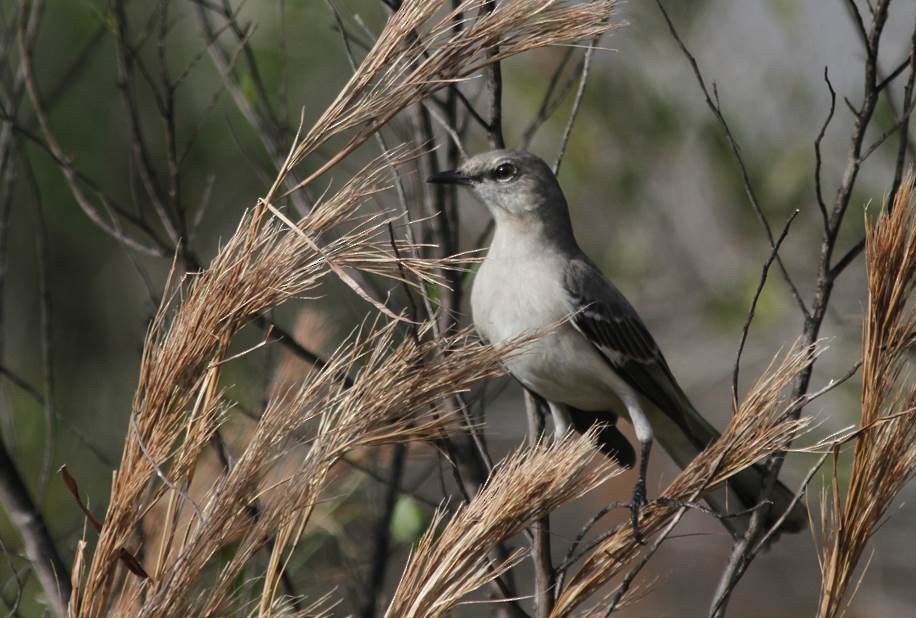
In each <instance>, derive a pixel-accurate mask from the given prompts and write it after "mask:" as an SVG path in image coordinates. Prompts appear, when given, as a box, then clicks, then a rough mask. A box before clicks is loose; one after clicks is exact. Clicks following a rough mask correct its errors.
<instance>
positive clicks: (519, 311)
mask: <svg viewBox="0 0 916 618" xmlns="http://www.w3.org/2000/svg"><path fill="white" fill-rule="evenodd" d="M523 246H524V243H511V242H509V243H507V242H506V239H505V238H501V237H500V234H499V231H497V235H496V237H494V239H493V245H492V246H491V249H490V254H489V255H488V256H487V259H486V261H484V263H483V264H482V265H481V267H480V270H479V271H478V273H477V277H476V278H475V280H474V286H473V288H472V290H471V310H472V313H473V318H474V325H475V326H476V328H477V330H478V332H479V333H480V334H481V335H482V336H483V337H484V338H485V339H486V340H488V341H490V342H492V343H502V342H505V341H507V340H509V339H513V338H515V337H519V336H521V335H525V334H531V333H533V332H543V331H547V330H548V329H550V328H551V327H552V328H553V330H552V331H550V334H547V335H544V336H542V337H541V338H539V339H537V340H536V341H534V342H532V343H530V344H528V345H527V346H526V347H525V348H524V350H523V351H521V352H520V353H518V354H516V355H514V356H512V357H511V358H509V360H508V361H507V363H506V364H507V367H508V369H509V371H510V372H511V373H512V375H513V376H514V377H515V378H516V379H518V380H519V381H520V382H521V383H522V384H524V385H525V386H526V387H527V388H529V389H531V390H532V391H534V392H536V393H537V394H539V395H541V396H542V397H544V398H545V399H547V400H549V401H554V402H557V403H564V404H567V405H571V406H574V407H576V408H579V409H583V410H608V409H616V408H617V407H618V406H619V399H618V398H617V396H616V395H615V394H614V388H613V385H614V384H615V383H616V382H619V379H618V378H617V376H616V374H615V373H614V372H613V370H611V369H610V367H609V366H608V364H607V362H606V361H605V360H604V359H603V358H602V357H601V356H600V354H599V353H598V352H597V351H596V350H595V349H594V347H592V345H591V343H589V342H588V341H587V340H586V339H585V338H584V337H583V336H582V335H581V334H580V333H579V332H578V331H577V330H575V328H574V327H573V326H572V325H571V324H568V323H565V322H563V323H561V324H560V325H559V326H557V324H558V323H560V322H562V321H563V320H565V319H566V318H567V317H568V316H569V315H570V314H571V313H572V312H573V311H574V307H573V306H572V304H571V303H570V302H569V300H568V297H567V294H566V292H565V290H564V289H563V266H564V263H565V262H564V259H563V258H562V256H560V255H558V254H556V253H554V252H552V251H550V250H546V251H531V252H527V253H520V252H518V250H517V249H516V250H515V251H510V250H508V249H507V247H513V248H517V247H523Z"/></svg>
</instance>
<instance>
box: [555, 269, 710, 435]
mask: <svg viewBox="0 0 916 618" xmlns="http://www.w3.org/2000/svg"><path fill="white" fill-rule="evenodd" d="M564 285H565V288H566V292H567V293H568V294H569V297H570V299H571V300H572V303H573V306H574V307H575V309H576V313H575V314H574V315H573V317H572V323H573V326H575V328H576V329H577V330H578V331H579V332H581V333H582V334H583V335H584V336H585V337H586V338H587V339H588V340H589V341H590V342H591V343H592V345H594V346H595V348H596V349H597V350H598V351H599V352H600V353H601V355H602V356H603V357H604V359H605V360H606V361H607V362H608V363H609V364H610V365H611V367H612V368H613V369H614V371H615V372H616V373H617V374H618V375H619V376H620V377H621V378H622V379H623V380H624V381H626V383H627V384H628V385H629V386H630V387H631V388H633V389H634V390H635V391H636V392H638V393H639V394H640V395H642V396H643V397H644V398H645V399H648V400H649V401H650V402H652V403H653V404H654V405H655V407H657V408H658V409H659V411H661V412H662V413H663V414H665V415H666V416H668V417H669V418H671V420H673V421H674V422H675V423H676V424H677V425H678V426H679V427H681V429H683V431H684V432H685V433H686V434H687V435H688V436H690V437H691V438H692V439H694V440H695V441H698V442H699V443H698V444H697V446H699V447H700V448H701V449H702V448H703V447H704V446H705V442H706V441H705V440H704V439H703V438H702V437H701V436H703V434H704V432H702V431H698V430H699V428H696V427H692V426H691V425H693V423H692V422H691V420H692V418H691V417H693V416H694V415H695V414H696V411H695V410H694V409H693V406H692V405H691V403H690V400H689V399H687V396H686V395H685V394H684V392H683V391H682V390H681V387H680V386H679V385H678V383H677V380H676V379H675V378H674V376H673V375H672V373H671V369H669V367H668V363H667V361H665V357H664V356H662V353H661V350H659V348H658V345H657V344H656V343H655V340H654V339H653V338H652V335H651V334H649V331H648V329H647V328H646V327H645V325H644V324H643V323H642V320H641V319H640V318H639V315H638V314H637V313H636V310H635V309H634V308H633V306H632V305H631V304H630V303H629V301H627V299H626V298H625V297H624V295H623V294H621V292H620V291H619V290H618V289H617V288H616V287H614V284H612V283H611V282H610V281H608V280H607V278H606V277H605V276H604V275H603V274H602V273H601V271H600V270H598V267H597V266H595V265H594V264H592V263H591V262H590V261H589V260H588V259H587V258H585V257H581V258H574V259H572V260H570V262H569V267H568V268H567V270H566V273H565V276H564Z"/></svg>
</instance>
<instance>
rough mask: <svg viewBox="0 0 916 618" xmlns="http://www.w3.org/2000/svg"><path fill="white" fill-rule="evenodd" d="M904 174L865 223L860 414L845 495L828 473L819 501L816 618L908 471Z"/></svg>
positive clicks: (908, 267) (914, 462) (914, 252)
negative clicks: (888, 203)
mask: <svg viewBox="0 0 916 618" xmlns="http://www.w3.org/2000/svg"><path fill="white" fill-rule="evenodd" d="M913 181H914V179H913V174H912V172H910V173H909V174H907V176H906V178H905V179H904V181H903V183H902V184H901V186H900V190H899V191H898V192H897V195H896V197H895V199H894V203H893V204H892V208H888V209H886V210H884V211H882V212H881V213H880V214H879V215H878V218H877V220H876V221H875V222H874V223H872V222H870V221H869V220H868V218H866V220H865V255H866V267H867V269H868V309H867V311H866V314H865V325H864V334H863V341H862V348H863V353H862V415H861V418H860V420H859V433H858V439H857V441H856V444H855V447H854V450H853V455H852V472H851V474H850V477H849V485H848V487H847V488H846V493H845V500H844V499H843V497H842V496H841V495H840V488H839V480H838V479H837V478H836V474H835V473H834V483H833V490H832V491H833V496H832V500H831V501H830V503H829V504H825V505H824V511H823V522H822V523H823V530H824V532H823V534H824V542H823V543H822V550H821V556H820V559H821V573H822V580H821V596H820V601H819V604H818V614H817V615H818V616H819V617H820V618H832V617H833V616H837V615H839V614H840V613H841V612H842V610H843V607H844V604H843V599H844V597H845V595H846V591H847V589H848V587H849V584H850V582H851V581H852V578H853V574H854V573H855V570H856V565H858V563H859V560H860V559H861V558H862V555H863V553H864V551H865V547H866V545H867V544H868V541H869V539H870V538H871V537H872V535H873V534H874V533H875V532H876V531H877V530H878V528H879V527H880V526H881V523H882V522H883V520H884V517H885V515H886V514H887V510H888V508H889V507H890V505H891V503H892V502H893V500H894V498H895V497H896V496H897V494H898V493H900V490H901V489H902V488H903V486H904V485H905V484H906V482H907V481H908V480H909V479H910V478H911V477H912V475H913V472H914V471H916V384H914V382H913V380H912V376H911V375H909V374H908V372H906V371H905V366H906V363H907V360H906V356H907V353H908V350H909V349H911V348H912V346H913V344H914V342H916V310H914V308H913V307H912V306H911V305H910V304H909V303H910V300H911V298H912V294H913V289H914V285H916V195H914V194H913Z"/></svg>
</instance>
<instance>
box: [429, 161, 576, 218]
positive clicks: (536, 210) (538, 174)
mask: <svg viewBox="0 0 916 618" xmlns="http://www.w3.org/2000/svg"><path fill="white" fill-rule="evenodd" d="M428 182H432V183H440V184H441V183H444V184H460V185H467V186H468V187H470V188H471V189H472V190H473V191H474V193H476V194H477V196H478V197H479V198H480V199H481V200H482V201H483V203H484V204H486V206H487V208H489V209H490V211H491V212H492V213H493V216H494V218H496V219H497V221H498V220H500V219H503V218H505V217H506V216H509V217H511V218H517V217H526V216H532V215H534V216H539V215H544V214H547V213H546V212H545V210H553V209H557V208H560V209H562V210H564V211H565V209H566V201H565V200H564V198H563V193H562V191H561V190H560V185H559V183H558V182H557V179H556V177H555V176H554V175H553V172H552V171H551V169H550V167H549V166H548V165H547V164H546V163H545V162H544V161H543V160H542V159H541V158H540V157H538V156H536V155H533V154H531V153H530V152H526V151H523V150H492V151H490V152H484V153H481V154H478V155H474V156H473V157H470V158H469V159H467V160H466V161H465V162H464V163H462V164H461V165H460V166H458V168H456V169H454V170H449V171H446V172H440V173H438V174H435V175H433V176H432V177H430V178H429V179H428Z"/></svg>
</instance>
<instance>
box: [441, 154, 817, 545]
mask: <svg viewBox="0 0 916 618" xmlns="http://www.w3.org/2000/svg"><path fill="white" fill-rule="evenodd" d="M429 182H434V183H451V184H460V185H467V186H468V187H470V188H471V189H472V190H473V192H474V193H475V194H477V196H478V197H479V198H480V199H481V200H482V201H483V203H484V204H485V205H486V206H487V208H488V209H489V210H490V212H491V213H492V215H493V218H494V220H495V223H496V230H495V232H494V235H493V240H492V242H491V243H490V250H489V253H488V254H487V257H486V259H485V260H484V262H483V264H482V265H481V267H480V270H479V271H478V272H477V276H476V278H475V279H474V286H473V289H472V292H471V310H472V312H473V317H474V325H475V327H476V328H477V331H478V332H479V333H480V335H481V336H482V337H483V338H484V339H486V340H488V341H490V342H492V343H500V342H504V341H507V340H509V339H512V338H515V337H518V336H520V335H523V334H525V333H530V332H532V331H543V330H546V331H547V334H546V335H545V336H543V337H541V338H538V339H537V340H535V341H534V342H533V343H531V344H530V345H528V346H527V347H526V348H525V349H523V351H522V352H521V353H519V354H516V355H514V356H512V357H511V358H510V359H509V360H508V361H507V367H508V369H509V371H510V373H511V374H512V375H513V376H514V377H515V378H516V379H517V380H518V381H519V382H521V383H522V385H523V386H524V387H525V388H527V389H528V390H530V391H532V392H534V393H536V394H537V395H539V396H540V397H541V398H543V399H544V400H546V401H547V405H548V406H549V407H550V412H551V416H552V417H553V423H554V428H555V431H556V434H557V435H558V436H562V435H564V434H565V433H566V432H567V431H569V429H570V428H572V429H574V430H576V431H578V432H585V431H587V430H588V429H589V428H590V427H592V426H594V425H596V424H600V425H601V430H600V433H599V441H600V447H601V450H602V451H603V452H604V453H605V454H606V455H608V456H610V457H613V458H614V459H616V460H617V461H618V462H619V463H620V464H622V465H624V466H626V467H633V465H634V464H635V463H636V454H635V452H634V451H633V448H632V447H631V446H630V444H629V442H628V441H627V439H626V438H625V437H624V436H623V434H621V433H620V431H619V430H618V429H617V427H616V426H615V423H616V420H617V417H618V416H623V417H624V418H626V419H628V420H629V421H630V422H631V423H632V424H633V428H634V430H635V433H636V438H637V440H639V443H640V445H641V453H640V459H639V475H638V480H637V482H636V486H635V488H634V495H633V500H632V501H631V503H630V507H631V512H632V517H633V525H634V530H635V532H636V534H637V536H638V535H639V529H638V526H637V524H636V522H637V519H636V517H637V513H638V509H639V507H640V506H642V505H643V504H645V502H646V486H645V483H646V467H647V464H648V460H649V452H650V450H651V447H652V442H653V440H654V439H657V440H658V441H659V442H660V443H661V445H662V447H663V448H664V449H665V450H666V451H667V452H668V454H669V455H671V458H672V459H674V461H675V462H676V463H677V464H678V465H679V466H680V467H682V468H683V467H685V466H686V465H687V464H688V463H690V461H691V460H692V459H693V458H694V457H696V455H697V454H698V453H699V452H700V451H702V450H703V449H704V448H705V447H706V445H707V444H709V443H710V442H712V441H713V440H715V439H716V438H717V437H718V436H719V434H718V432H717V431H716V430H715V429H714V428H713V427H712V425H710V424H709V423H708V422H707V421H706V420H705V419H704V418H703V417H702V416H700V414H699V413H698V412H697V411H696V409H695V408H694V407H693V405H692V404H691V403H690V400H689V399H688V398H687V396H686V395H685V394H684V391H683V390H681V387H680V386H679V385H678V383H677V380H676V379H675V378H674V375H672V373H671V369H670V368H669V367H668V363H667V362H666V361H665V358H664V356H662V353H661V351H660V350H659V348H658V346H657V345H656V343H655V340H654V339H653V338H652V335H650V334H649V331H648V330H647V329H646V327H645V325H644V324H643V322H642V320H640V318H639V315H638V314H637V313H636V310H635V309H633V306H632V305H630V303H629V302H628V301H627V299H626V298H624V296H623V294H622V293H621V292H620V291H619V290H618V289H617V288H616V287H615V286H614V284H613V283H611V282H610V281H608V279H607V278H606V277H605V276H604V275H603V274H602V272H601V271H600V270H599V269H598V267H597V266H595V264H594V263H593V262H592V261H591V260H590V259H589V258H588V257H587V256H586V255H585V254H584V253H583V252H582V250H581V249H580V248H579V245H578V244H577V243H576V239H575V236H574V235H573V229H572V224H571V222H570V218H569V210H568V208H567V205H566V198H565V197H564V196H563V191H562V190H561V189H560V185H559V183H558V182H557V179H556V177H555V176H554V175H553V172H552V171H551V170H550V168H549V167H548V166H547V164H546V163H544V161H542V160H541V159H540V158H538V157H536V156H535V155H533V154H531V153H528V152H522V151H512V150H495V151H492V152H486V153H483V154H479V155H476V156H474V157H472V158H470V159H468V160H467V161H466V162H465V163H463V164H462V165H461V166H460V167H458V169H455V170H451V171H447V172H442V173H439V174H436V175H434V176H432V177H431V178H430V179H429ZM551 327H552V328H551ZM762 482H763V471H762V469H761V468H759V467H754V468H749V469H748V470H746V471H744V472H741V473H740V474H738V475H736V476H734V477H732V478H731V479H730V481H729V488H728V492H729V493H730V497H731V499H732V501H731V502H730V504H731V505H732V507H733V508H734V507H735V506H740V507H742V508H751V507H753V506H754V505H755V504H756V501H757V497H758V495H759V492H760V489H761V486H762ZM792 496H793V494H792V492H791V491H789V489H788V488H787V487H785V486H784V485H782V484H781V483H780V484H777V486H776V488H775V489H774V491H773V493H772V494H771V500H772V501H773V503H774V505H773V508H772V509H771V512H772V514H773V521H775V518H776V517H778V516H779V515H781V514H782V513H783V512H784V511H785V509H786V508H788V505H789V503H790V501H791V499H792ZM705 497H706V499H707V501H709V502H710V504H712V505H713V507H714V508H715V509H716V510H717V511H718V512H719V513H725V508H726V499H727V498H726V496H725V495H723V494H722V493H721V492H719V493H715V492H713V493H710V494H709V495H707V496H705ZM747 520H748V518H747V517H744V518H733V519H730V518H725V519H722V521H723V523H725V525H726V527H728V528H729V530H730V531H731V532H732V533H733V534H735V535H737V534H740V533H742V532H743V531H744V529H745V528H746V526H747ZM807 520H808V518H807V513H806V510H805V508H804V507H803V506H802V505H801V504H797V505H796V506H795V507H794V508H793V509H792V512H791V513H790V514H789V515H788V517H787V518H786V520H785V522H784V523H783V525H782V528H781V530H782V531H785V532H795V531H798V530H801V529H803V528H804V527H805V525H806V524H807Z"/></svg>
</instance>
